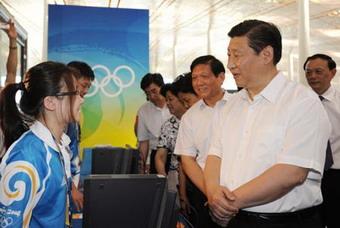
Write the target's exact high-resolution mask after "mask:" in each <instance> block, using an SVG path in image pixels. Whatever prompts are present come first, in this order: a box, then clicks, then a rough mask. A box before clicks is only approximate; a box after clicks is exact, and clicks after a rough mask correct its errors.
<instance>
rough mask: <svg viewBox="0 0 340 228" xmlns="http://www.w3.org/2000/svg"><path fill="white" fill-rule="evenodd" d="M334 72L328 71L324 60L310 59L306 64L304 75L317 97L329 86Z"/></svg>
mask: <svg viewBox="0 0 340 228" xmlns="http://www.w3.org/2000/svg"><path fill="white" fill-rule="evenodd" d="M335 72H336V70H335V69H333V70H330V69H329V68H328V63H327V61H326V60H323V59H320V58H317V59H311V60H309V61H308V62H307V64H306V69H305V75H306V79H307V82H308V84H309V86H310V87H312V89H313V90H314V91H315V92H316V93H317V94H319V95H321V94H323V93H324V92H325V91H326V90H327V89H328V88H329V86H330V85H331V80H332V79H333V77H334V75H335Z"/></svg>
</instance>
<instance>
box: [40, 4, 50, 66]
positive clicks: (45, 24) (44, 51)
mask: <svg viewBox="0 0 340 228" xmlns="http://www.w3.org/2000/svg"><path fill="white" fill-rule="evenodd" d="M43 4H44V9H43V10H44V12H43V14H44V15H43V21H44V22H43V45H42V55H41V59H42V61H46V60H47V42H48V35H47V31H48V2H47V0H43Z"/></svg>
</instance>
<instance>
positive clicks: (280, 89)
mask: <svg viewBox="0 0 340 228" xmlns="http://www.w3.org/2000/svg"><path fill="white" fill-rule="evenodd" d="M213 122H214V123H213V126H214V132H213V136H212V137H213V140H212V143H211V146H210V149H209V155H215V156H218V157H220V158H221V170H220V182H221V185H223V186H226V187H228V188H229V189H230V190H235V189H236V188H238V187H240V186H241V185H243V184H245V183H247V182H249V181H250V180H252V179H254V178H256V177H257V176H259V175H261V174H262V173H263V172H265V171H266V170H268V169H269V168H270V167H272V166H273V165H275V164H279V163H281V164H290V165H294V166H298V167H303V168H307V169H309V170H310V171H309V174H308V176H307V179H306V181H305V182H304V183H303V184H301V185H299V186H297V187H295V188H294V189H293V190H292V191H290V192H289V193H287V194H286V195H284V196H283V197H281V198H279V199H277V200H275V201H273V202H270V203H267V204H264V205H260V206H255V207H251V208H247V209H246V210H249V211H254V212H289V211H295V210H299V209H304V208H307V207H311V206H315V205H319V204H320V203H321V202H322V196H321V191H320V183H321V177H322V173H323V166H324V162H325V152H326V145H327V140H328V138H329V134H330V123H329V121H328V118H327V114H326V112H325V110H324V108H323V107H322V104H321V101H320V100H319V98H318V96H317V95H316V94H315V93H314V92H312V91H311V90H308V89H307V88H305V87H304V86H302V85H299V84H297V83H294V82H291V81H288V80H287V79H286V78H285V76H284V75H282V74H281V73H279V74H278V75H276V76H275V77H274V78H273V79H272V81H271V82H270V83H269V84H268V85H267V86H266V87H265V88H264V89H263V90H262V91H261V92H260V94H258V95H256V96H255V97H254V99H253V100H250V99H249V96H248V92H247V91H246V90H242V91H240V92H239V93H238V94H236V95H234V96H233V97H232V98H231V99H230V100H229V101H228V104H227V105H225V106H224V107H223V108H222V110H221V112H219V113H218V114H217V115H216V116H215V118H214V120H213Z"/></svg>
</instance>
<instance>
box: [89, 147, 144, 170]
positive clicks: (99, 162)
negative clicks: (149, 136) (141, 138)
mask: <svg viewBox="0 0 340 228" xmlns="http://www.w3.org/2000/svg"><path fill="white" fill-rule="evenodd" d="M138 162H139V152H138V150H136V149H125V148H120V147H95V148H93V149H92V164H91V167H92V169H91V170H92V171H91V173H92V174H137V173H138Z"/></svg>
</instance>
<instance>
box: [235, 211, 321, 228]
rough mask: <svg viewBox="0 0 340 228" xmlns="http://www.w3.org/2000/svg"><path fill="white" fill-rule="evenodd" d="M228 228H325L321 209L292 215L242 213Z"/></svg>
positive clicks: (292, 213)
mask: <svg viewBox="0 0 340 228" xmlns="http://www.w3.org/2000/svg"><path fill="white" fill-rule="evenodd" d="M228 228H323V225H322V222H321V218H320V214H319V208H318V207H312V208H308V209H304V210H301V211H297V212H291V213H254V212H245V211H240V212H239V213H238V214H237V215H236V216H235V217H234V218H233V219H232V220H230V222H229V224H228Z"/></svg>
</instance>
